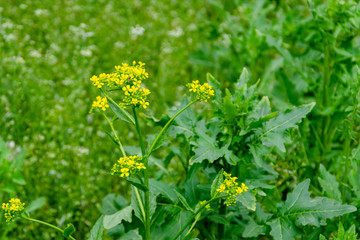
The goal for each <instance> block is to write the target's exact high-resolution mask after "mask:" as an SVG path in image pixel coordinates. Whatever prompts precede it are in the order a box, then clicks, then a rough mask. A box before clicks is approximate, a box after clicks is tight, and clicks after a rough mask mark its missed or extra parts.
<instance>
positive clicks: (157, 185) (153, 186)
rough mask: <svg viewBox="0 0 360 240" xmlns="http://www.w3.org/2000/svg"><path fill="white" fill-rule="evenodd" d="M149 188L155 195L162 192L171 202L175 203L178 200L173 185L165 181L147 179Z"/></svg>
mask: <svg viewBox="0 0 360 240" xmlns="http://www.w3.org/2000/svg"><path fill="white" fill-rule="evenodd" d="M149 189H150V192H152V193H153V194H154V195H155V196H157V195H159V194H162V195H164V196H165V197H167V198H168V199H170V200H171V201H172V202H174V203H177V202H178V201H179V199H178V197H177V195H176V190H175V187H172V186H169V185H168V184H167V183H165V182H160V181H156V180H155V179H150V180H149Z"/></svg>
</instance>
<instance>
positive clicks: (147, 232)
mask: <svg viewBox="0 0 360 240" xmlns="http://www.w3.org/2000/svg"><path fill="white" fill-rule="evenodd" d="M133 113H134V119H135V126H136V131H137V133H138V135H139V141H140V147H141V153H142V156H143V159H144V165H145V167H146V169H145V171H144V185H145V187H146V189H147V190H146V191H145V219H144V220H145V239H146V240H150V239H151V229H150V227H151V226H150V192H149V164H148V158H147V157H144V156H145V146H144V140H143V136H142V134H141V131H140V125H139V121H138V117H137V114H136V109H135V108H133Z"/></svg>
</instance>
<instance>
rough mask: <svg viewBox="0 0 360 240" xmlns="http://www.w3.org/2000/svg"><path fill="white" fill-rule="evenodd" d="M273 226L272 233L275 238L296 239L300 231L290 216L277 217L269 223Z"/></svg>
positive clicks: (279, 239)
mask: <svg viewBox="0 0 360 240" xmlns="http://www.w3.org/2000/svg"><path fill="white" fill-rule="evenodd" d="M268 225H269V226H270V227H271V231H270V235H271V236H273V237H274V240H294V239H295V236H296V234H297V233H298V232H297V230H296V228H295V226H294V225H293V224H292V222H291V221H290V220H289V219H288V218H276V219H274V220H272V221H270V222H269V223H268Z"/></svg>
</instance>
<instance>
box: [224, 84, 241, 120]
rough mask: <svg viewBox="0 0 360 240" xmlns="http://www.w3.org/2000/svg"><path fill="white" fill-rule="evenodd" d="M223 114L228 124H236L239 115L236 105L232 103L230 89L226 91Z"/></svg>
mask: <svg viewBox="0 0 360 240" xmlns="http://www.w3.org/2000/svg"><path fill="white" fill-rule="evenodd" d="M223 112H224V118H225V121H226V122H227V123H228V124H235V123H236V117H237V115H238V109H237V108H236V105H235V104H233V102H232V101H231V93H230V91H229V90H228V89H226V90H225V97H224V98H223Z"/></svg>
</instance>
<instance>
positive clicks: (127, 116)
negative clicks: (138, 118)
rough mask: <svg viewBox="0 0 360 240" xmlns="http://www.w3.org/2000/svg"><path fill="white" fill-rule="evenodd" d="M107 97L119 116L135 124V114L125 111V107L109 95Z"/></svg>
mask: <svg viewBox="0 0 360 240" xmlns="http://www.w3.org/2000/svg"><path fill="white" fill-rule="evenodd" d="M106 98H107V100H109V101H108V103H109V106H110V108H111V109H112V110H113V112H114V113H115V114H116V116H117V117H118V118H120V119H121V120H124V121H126V122H128V123H132V124H134V125H135V120H134V118H133V116H131V115H130V114H129V113H128V112H127V111H125V109H124V108H122V107H120V106H119V105H118V104H117V103H116V102H115V101H114V100H113V99H112V98H110V97H109V96H106Z"/></svg>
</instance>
